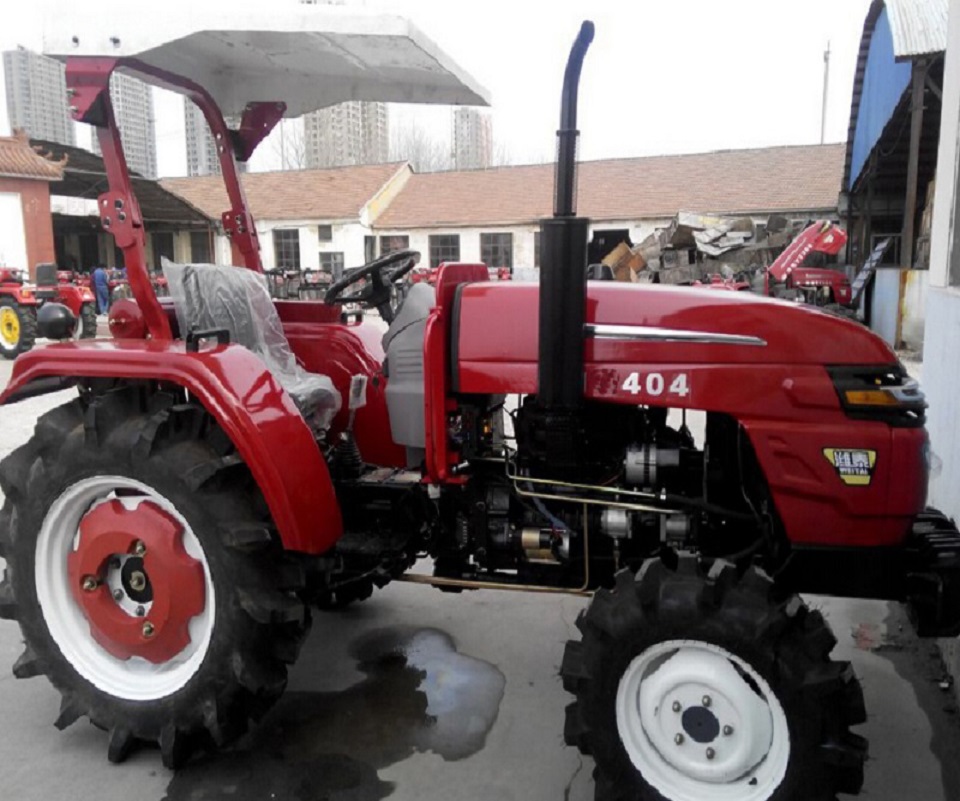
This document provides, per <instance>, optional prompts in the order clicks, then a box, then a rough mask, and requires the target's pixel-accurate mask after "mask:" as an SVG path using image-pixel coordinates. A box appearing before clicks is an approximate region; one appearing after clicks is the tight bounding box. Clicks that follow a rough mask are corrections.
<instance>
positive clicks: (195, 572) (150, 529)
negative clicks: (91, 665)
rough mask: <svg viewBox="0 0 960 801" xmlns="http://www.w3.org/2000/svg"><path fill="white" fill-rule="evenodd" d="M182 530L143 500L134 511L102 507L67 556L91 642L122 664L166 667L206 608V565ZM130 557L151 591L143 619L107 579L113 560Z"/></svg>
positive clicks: (84, 523)
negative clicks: (135, 661) (187, 545)
mask: <svg viewBox="0 0 960 801" xmlns="http://www.w3.org/2000/svg"><path fill="white" fill-rule="evenodd" d="M183 530H184V529H183V525H182V524H181V523H180V522H179V521H178V520H177V519H176V518H174V517H173V516H172V515H170V514H168V513H167V512H166V511H164V510H163V509H161V508H160V507H159V506H158V505H157V504H155V503H153V502H151V501H146V500H144V501H141V502H140V503H139V504H138V505H137V506H136V508H134V509H128V508H127V507H126V506H124V505H123V503H122V502H121V501H119V500H112V501H109V502H107V503H102V504H100V505H99V506H97V507H96V508H95V509H93V510H92V511H91V512H88V513H87V514H86V515H84V517H83V519H82V520H81V521H80V539H79V544H78V545H77V548H76V550H74V551H72V552H71V553H70V555H69V556H68V557H67V572H68V575H69V580H70V587H71V590H72V592H73V596H74V598H75V599H76V601H77V603H78V604H79V605H80V608H81V609H82V610H83V613H84V615H85V616H86V618H87V620H88V621H89V623H90V634H91V636H92V637H93V639H94V640H96V641H97V642H98V643H99V644H100V645H101V646H102V647H103V648H104V649H105V650H106V651H107V652H108V653H110V654H112V655H113V656H115V657H117V658H118V659H129V658H130V657H132V656H139V657H141V658H143V659H146V660H147V661H149V662H152V663H154V664H162V663H164V662H168V661H169V660H171V659H173V658H174V657H175V656H176V655H177V654H179V653H180V652H181V651H182V650H183V649H184V648H186V647H187V646H188V645H189V644H190V631H189V623H190V620H191V619H192V618H193V617H195V616H196V615H198V614H200V613H201V612H202V611H203V609H204V606H205V600H206V583H205V578H204V570H203V565H202V564H201V563H200V562H199V561H197V560H196V559H194V558H193V557H192V556H190V554H188V553H187V552H186V550H185V549H184V547H183ZM128 555H129V556H138V557H141V558H142V559H143V573H144V574H145V576H146V577H148V580H149V584H150V586H151V588H152V593H153V597H152V601H151V602H150V607H149V609H146V608H145V607H144V614H143V616H142V617H141V616H137V615H133V614H131V613H130V612H128V611H127V610H125V609H124V608H123V607H122V606H121V605H120V604H119V603H118V601H117V600H115V599H114V595H113V594H112V592H111V590H110V587H109V586H108V584H107V581H106V576H107V572H108V570H110V569H111V567H110V564H111V562H112V561H114V560H117V559H121V558H123V557H126V556H128Z"/></svg>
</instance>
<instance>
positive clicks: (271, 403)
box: [0, 340, 343, 554]
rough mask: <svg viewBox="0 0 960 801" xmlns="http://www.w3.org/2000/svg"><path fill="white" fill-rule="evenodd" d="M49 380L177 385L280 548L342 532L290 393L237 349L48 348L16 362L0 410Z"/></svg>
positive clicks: (319, 547) (308, 545) (325, 545)
mask: <svg viewBox="0 0 960 801" xmlns="http://www.w3.org/2000/svg"><path fill="white" fill-rule="evenodd" d="M58 378H67V379H73V378H129V379H145V380H149V381H154V382H157V381H169V382H171V383H174V384H178V385H179V386H182V387H183V388H185V389H186V390H188V391H189V392H190V394H191V395H192V396H193V397H195V398H197V400H199V401H200V403H202V404H203V406H204V408H206V410H207V411H208V412H210V414H212V415H213V416H214V418H216V420H217V422H218V423H219V424H220V426H221V427H222V428H223V430H224V431H225V432H226V433H227V435H228V436H229V437H230V439H231V440H232V441H233V443H234V444H235V445H236V448H237V450H238V451H239V453H240V455H241V456H242V457H243V460H244V461H245V462H246V463H247V465H248V466H249V468H250V471H251V473H252V474H253V477H254V479H255V480H256V482H257V484H258V486H259V487H260V490H261V492H263V495H264V498H265V499H266V502H267V505H268V506H269V508H270V513H271V515H272V516H273V522H274V523H275V525H276V526H277V529H278V530H279V533H280V539H281V540H282V542H283V545H284V548H286V549H287V550H290V551H301V552H303V553H310V554H319V553H323V552H325V551H327V550H328V549H329V548H331V547H332V546H333V545H334V543H336V541H337V540H338V539H339V538H340V535H341V534H342V533H343V523H342V520H341V517H340V507H339V504H338V502H337V496H336V493H335V492H334V488H333V482H332V481H331V480H330V472H329V471H328V470H327V464H326V462H325V461H324V460H323V457H322V455H321V454H320V450H319V449H318V448H317V444H316V442H315V441H314V439H313V435H312V434H311V432H310V429H309V428H308V427H307V425H306V423H305V422H304V421H303V418H302V417H301V416H300V412H299V411H298V410H297V407H296V406H295V405H294V403H293V400H292V399H291V398H290V396H289V395H288V394H287V393H286V392H285V391H284V390H283V388H282V387H281V386H280V385H279V384H278V383H277V381H276V379H275V378H274V377H273V375H272V374H271V373H270V372H269V371H268V370H267V368H266V367H265V366H264V364H263V362H262V361H261V360H260V359H259V358H258V357H257V356H255V355H254V354H253V353H251V352H250V351H248V350H247V349H246V348H243V347H240V346H239V345H225V346H217V347H212V348H209V349H202V350H200V351H199V352H197V353H188V352H187V351H186V348H185V345H184V343H183V342H162V341H155V340H149V341H143V340H113V341H111V340H82V341H79V342H65V343H61V344H58V345H50V346H48V347H46V348H42V349H39V350H33V351H29V352H27V353H23V354H21V355H20V356H19V357H18V358H17V360H16V361H15V362H14V365H13V375H12V377H11V379H10V383H9V385H8V386H7V388H6V389H5V390H4V391H3V393H2V394H0V405H3V404H6V403H14V402H16V401H18V400H22V399H23V398H26V397H30V396H32V395H36V394H41V393H43V392H49V391H52V390H56V389H60V388H62V386H61V385H60V384H59V382H56V379H58ZM42 379H47V381H43V380H42ZM50 379H54V380H53V381H51V380H50ZM33 382H39V383H36V384H34V383H33ZM31 384H33V386H31Z"/></svg>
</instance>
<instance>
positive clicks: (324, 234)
mask: <svg viewBox="0 0 960 801" xmlns="http://www.w3.org/2000/svg"><path fill="white" fill-rule="evenodd" d="M317 239H319V240H320V241H321V242H333V226H332V225H318V226H317Z"/></svg>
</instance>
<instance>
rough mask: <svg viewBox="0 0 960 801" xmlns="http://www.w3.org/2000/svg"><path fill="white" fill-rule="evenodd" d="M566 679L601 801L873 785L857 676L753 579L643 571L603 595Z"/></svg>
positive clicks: (688, 800) (798, 611) (788, 603)
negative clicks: (858, 731) (858, 730)
mask: <svg viewBox="0 0 960 801" xmlns="http://www.w3.org/2000/svg"><path fill="white" fill-rule="evenodd" d="M577 625H578V627H579V628H580V630H581V632H582V634H583V639H582V641H580V642H577V641H572V642H570V643H568V645H567V649H566V652H565V653H564V659H563V667H562V674H563V680H564V686H565V687H566V688H567V689H568V690H569V691H571V692H573V693H574V694H575V695H576V699H577V700H576V701H575V702H574V703H573V704H571V705H570V706H569V707H568V709H567V724H566V728H565V735H566V739H567V742H568V744H570V745H576V746H578V747H579V748H580V750H581V751H583V752H584V753H586V754H591V755H593V757H594V759H595V761H596V766H597V767H596V773H595V776H596V781H597V783H596V797H597V799H598V801H613V800H614V799H617V800H618V801H620V800H621V799H622V800H623V801H626V800H627V799H631V800H634V799H641V800H642V801H664V800H666V801H714V800H716V801H833V799H834V797H835V795H836V793H838V792H846V793H856V792H858V791H859V789H860V786H861V784H862V782H863V762H864V759H865V756H866V743H865V742H864V741H863V740H862V739H861V738H859V737H858V736H856V735H854V734H851V733H850V731H849V727H850V726H852V725H856V724H859V723H862V722H863V721H864V720H865V713H864V708H863V694H862V691H861V688H860V685H859V682H858V681H857V679H856V677H855V676H854V675H853V672H852V669H851V668H850V665H849V663H845V662H833V661H831V660H830V658H829V653H830V651H831V650H832V648H833V646H834V644H835V642H836V641H835V639H834V638H833V635H832V634H831V632H830V630H829V628H827V626H826V624H825V622H824V620H823V618H822V616H821V615H820V613H819V612H811V611H809V610H808V609H807V607H806V606H805V605H804V604H803V602H802V601H801V600H800V598H799V597H797V596H792V597H788V598H778V597H777V595H776V594H775V592H774V588H773V583H772V582H771V581H770V580H769V579H768V578H767V577H766V576H764V575H763V574H762V573H760V572H758V571H757V570H755V569H750V570H748V571H746V573H744V574H742V575H741V574H740V573H739V572H738V570H737V569H736V568H735V567H734V566H733V565H731V564H728V563H724V562H717V563H715V564H714V565H713V566H712V568H711V569H710V570H709V572H706V569H705V568H704V567H703V566H701V565H699V564H698V563H697V561H696V560H694V559H693V558H689V559H686V558H685V559H681V560H680V564H679V566H678V568H677V569H676V570H670V569H668V568H667V567H666V566H665V565H664V564H663V563H662V562H660V561H659V560H654V561H650V562H647V563H646V564H645V565H644V567H643V568H642V569H641V571H640V573H639V574H638V575H637V577H636V578H634V576H633V575H632V574H631V573H630V572H628V571H623V572H621V573H620V574H619V575H618V576H617V583H616V587H615V589H613V590H600V591H599V592H598V593H597V595H596V596H595V598H594V600H593V602H592V603H591V605H590V607H589V608H588V609H587V610H586V612H585V613H584V614H582V615H581V617H580V619H579V620H578V622H577Z"/></svg>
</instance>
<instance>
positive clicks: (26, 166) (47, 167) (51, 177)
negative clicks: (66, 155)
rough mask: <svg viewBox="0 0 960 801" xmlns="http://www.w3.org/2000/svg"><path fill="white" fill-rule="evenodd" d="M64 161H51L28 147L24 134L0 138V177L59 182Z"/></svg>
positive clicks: (18, 133) (17, 133) (27, 140)
mask: <svg viewBox="0 0 960 801" xmlns="http://www.w3.org/2000/svg"><path fill="white" fill-rule="evenodd" d="M65 163H66V161H51V160H50V159H47V158H45V157H44V156H43V155H41V154H40V153H38V152H36V151H35V150H34V149H33V148H32V147H31V146H30V140H29V138H28V137H27V135H26V134H24V133H22V132H19V131H18V132H16V133H14V135H13V136H0V176H4V177H7V178H31V179H36V180H39V181H59V180H60V179H61V178H62V177H63V167H64V164H65Z"/></svg>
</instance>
